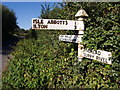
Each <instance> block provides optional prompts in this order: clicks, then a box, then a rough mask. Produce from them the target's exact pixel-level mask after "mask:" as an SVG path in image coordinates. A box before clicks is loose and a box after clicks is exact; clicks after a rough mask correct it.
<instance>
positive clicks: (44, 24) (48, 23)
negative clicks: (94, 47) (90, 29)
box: [32, 18, 84, 30]
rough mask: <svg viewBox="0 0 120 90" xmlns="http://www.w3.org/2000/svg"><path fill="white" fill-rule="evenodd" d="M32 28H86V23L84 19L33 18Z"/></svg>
mask: <svg viewBox="0 0 120 90" xmlns="http://www.w3.org/2000/svg"><path fill="white" fill-rule="evenodd" d="M32 29H46V30H51V29H52V30H53V29H57V30H79V29H82V30H84V24H83V21H73V20H58V19H37V18H33V19H32Z"/></svg>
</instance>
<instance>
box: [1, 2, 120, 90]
mask: <svg viewBox="0 0 120 90" xmlns="http://www.w3.org/2000/svg"><path fill="white" fill-rule="evenodd" d="M119 7H120V3H95V2H94V3H80V2H74V3H71V2H68V3H63V7H62V9H60V8H59V9H60V12H59V15H58V16H59V17H58V18H61V19H72V20H74V19H75V17H74V15H75V14H76V12H77V11H78V10H79V9H80V8H84V9H85V10H86V11H87V13H88V15H89V18H87V19H86V21H85V26H86V30H85V34H84V37H83V44H84V46H85V48H91V49H95V50H97V49H100V50H105V51H110V52H112V55H113V58H112V65H108V64H104V63H101V62H98V61H96V60H89V59H86V58H83V59H82V61H81V62H79V61H78V60H77V50H76V49H77V48H76V45H77V44H73V43H64V42H59V41H58V36H59V35H65V34H77V32H76V31H75V32H74V31H52V30H51V31H45V30H41V31H40V30H39V31H38V30H36V31H35V32H36V34H37V40H35V39H34V38H32V39H24V40H21V41H20V42H18V44H17V47H15V50H14V51H13V52H12V53H11V55H12V58H11V59H10V62H9V67H8V69H7V71H5V72H4V73H3V87H4V88H8V87H11V88H22V89H25V88H44V87H48V88H94V89H104V88H120V85H119V83H118V82H119V81H120V77H119V76H120V53H119V51H120V24H119V20H120V15H119V14H120V13H119ZM54 10H55V13H56V10H57V9H53V11H51V12H52V13H54ZM54 15H56V14H54ZM49 17H52V15H51V16H49ZM49 17H48V18H49Z"/></svg>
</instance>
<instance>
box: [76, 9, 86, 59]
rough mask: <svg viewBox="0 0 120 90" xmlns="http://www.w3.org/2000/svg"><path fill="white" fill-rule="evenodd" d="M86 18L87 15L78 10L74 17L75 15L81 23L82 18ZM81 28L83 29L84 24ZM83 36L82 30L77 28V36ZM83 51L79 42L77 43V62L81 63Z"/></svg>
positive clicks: (83, 11)
mask: <svg viewBox="0 0 120 90" xmlns="http://www.w3.org/2000/svg"><path fill="white" fill-rule="evenodd" d="M87 16H88V14H87V13H86V12H85V10H83V9H80V10H79V11H78V12H77V13H76V15H75V17H78V21H83V20H84V18H83V17H87ZM82 27H84V24H83V26H82ZM83 34H84V28H82V29H81V28H79V31H78V35H83ZM83 51H84V47H83V45H82V44H81V43H80V42H79V43H78V60H79V61H82V58H83V55H82V54H83Z"/></svg>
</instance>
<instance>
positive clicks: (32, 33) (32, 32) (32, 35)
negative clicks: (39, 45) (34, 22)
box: [26, 29, 37, 40]
mask: <svg viewBox="0 0 120 90" xmlns="http://www.w3.org/2000/svg"><path fill="white" fill-rule="evenodd" d="M26 38H34V39H35V40H36V39H37V33H36V31H35V30H34V29H33V30H32V29H30V30H29V31H28V32H27V35H26Z"/></svg>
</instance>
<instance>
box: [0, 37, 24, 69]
mask: <svg viewBox="0 0 120 90" xmlns="http://www.w3.org/2000/svg"><path fill="white" fill-rule="evenodd" d="M22 38H24V36H22V37H11V38H10V39H9V40H6V41H4V42H2V51H1V50H0V61H2V67H1V68H2V71H3V70H5V69H6V66H7V65H6V64H7V62H8V60H9V57H10V55H9V54H10V52H11V51H12V50H13V46H15V45H16V43H17V42H18V41H19V40H20V39H22ZM1 59H2V60H1ZM0 66H1V65H0Z"/></svg>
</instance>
